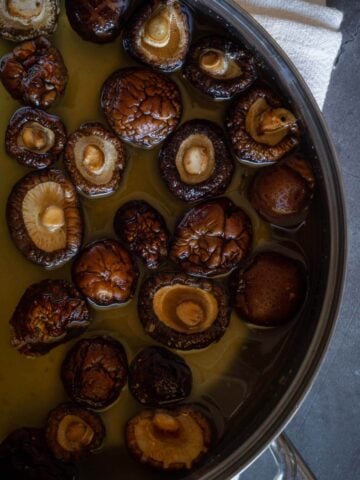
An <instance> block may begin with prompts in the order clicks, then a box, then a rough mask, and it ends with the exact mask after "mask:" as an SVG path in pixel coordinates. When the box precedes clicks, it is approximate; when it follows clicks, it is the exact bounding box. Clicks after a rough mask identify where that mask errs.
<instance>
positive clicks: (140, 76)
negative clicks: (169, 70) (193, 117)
mask: <svg viewBox="0 0 360 480" xmlns="http://www.w3.org/2000/svg"><path fill="white" fill-rule="evenodd" d="M101 107H102V109H103V112H104V114H105V117H106V119H107V121H108V123H109V125H110V126H111V128H112V129H113V130H114V131H115V133H116V134H117V135H119V137H120V138H121V139H122V140H124V141H125V142H128V143H131V144H133V145H135V146H138V147H141V148H151V147H154V146H156V145H157V144H158V143H160V142H162V141H163V140H165V138H166V137H167V136H168V135H169V134H170V133H171V132H172V131H173V130H175V128H176V127H177V125H178V123H179V121H180V118H181V114H182V100H181V94H180V91H179V88H178V86H177V85H176V83H174V82H173V81H172V80H170V79H169V78H167V77H166V76H165V75H163V74H160V73H156V72H154V71H152V70H150V69H148V68H141V67H132V68H124V69H122V70H118V71H116V72H115V73H113V74H112V75H111V76H110V77H109V78H108V79H107V80H106V81H105V83H104V86H103V88H102V93H101Z"/></svg>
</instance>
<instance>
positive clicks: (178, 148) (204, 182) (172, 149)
mask: <svg viewBox="0 0 360 480" xmlns="http://www.w3.org/2000/svg"><path fill="white" fill-rule="evenodd" d="M159 170H160V175H161V176H162V178H163V180H164V182H165V183H166V185H167V187H168V188H169V190H170V191H171V193H173V195H175V196H176V197H178V198H180V199H181V200H183V201H185V202H192V201H196V200H201V199H205V198H209V197H215V196H217V195H220V194H222V193H224V192H225V190H226V189H227V187H228V186H229V184H230V182H231V179H232V175H233V172H234V162H233V160H232V157H231V154H230V152H229V150H228V148H227V146H226V143H225V139H224V134H223V131H222V129H221V128H220V127H219V126H218V125H216V124H215V123H212V122H209V121H207V120H191V121H189V122H186V123H184V124H183V125H182V126H181V127H180V128H179V129H178V130H176V132H175V133H173V134H172V135H171V136H170V137H168V138H167V139H166V141H165V143H164V145H163V147H162V149H161V152H160V155H159Z"/></svg>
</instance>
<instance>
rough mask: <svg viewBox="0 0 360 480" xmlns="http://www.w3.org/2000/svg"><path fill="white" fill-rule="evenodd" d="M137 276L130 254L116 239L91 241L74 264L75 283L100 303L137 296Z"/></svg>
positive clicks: (103, 304) (87, 295)
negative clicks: (135, 293)
mask: <svg viewBox="0 0 360 480" xmlns="http://www.w3.org/2000/svg"><path fill="white" fill-rule="evenodd" d="M138 276H139V273H138V269H137V266H136V264H135V263H134V261H133V259H132V257H131V255H130V253H129V252H128V251H127V250H126V249H125V248H124V247H123V246H122V245H120V243H119V242H116V241H115V240H100V241H98V242H94V243H91V244H90V245H88V246H87V247H86V248H84V249H83V250H82V252H81V253H80V254H79V256H78V257H77V258H76V259H75V262H74V263H73V266H72V277H73V281H74V283H75V285H76V286H77V287H78V288H79V290H80V291H81V292H82V293H83V294H84V295H85V296H86V297H87V298H88V299H89V300H90V301H91V302H93V303H94V304H95V305H98V306H111V305H119V304H121V303H125V302H127V301H128V300H129V299H130V298H132V296H133V295H134V292H135V289H136V283H137V279H138Z"/></svg>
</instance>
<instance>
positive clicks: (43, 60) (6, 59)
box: [0, 37, 68, 109]
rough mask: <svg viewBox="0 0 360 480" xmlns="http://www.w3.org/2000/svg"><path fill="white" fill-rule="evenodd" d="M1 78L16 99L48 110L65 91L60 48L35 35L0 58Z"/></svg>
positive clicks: (65, 76) (64, 70)
mask: <svg viewBox="0 0 360 480" xmlns="http://www.w3.org/2000/svg"><path fill="white" fill-rule="evenodd" d="M0 79H1V81H2V83H3V85H4V87H5V88H6V89H7V90H8V92H9V93H10V95H11V96H12V97H13V98H15V100H20V101H21V102H23V103H25V104H26V105H30V106H32V107H38V108H43V109H47V108H49V107H50V106H51V105H52V104H53V103H54V102H55V101H56V100H57V99H58V98H59V97H60V96H62V95H63V94H64V92H65V88H66V84H67V81H68V73H67V69H66V67H65V64H64V60H63V58H62V56H61V53H60V52H59V50H58V49H57V48H55V47H53V46H52V45H51V43H50V41H49V40H48V39H47V38H45V37H38V38H36V39H35V40H29V41H28V42H24V43H21V44H20V45H18V46H17V47H15V48H14V50H13V51H12V52H11V53H8V54H7V55H4V56H3V57H2V58H1V60H0Z"/></svg>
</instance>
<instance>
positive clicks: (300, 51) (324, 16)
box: [236, 0, 343, 108]
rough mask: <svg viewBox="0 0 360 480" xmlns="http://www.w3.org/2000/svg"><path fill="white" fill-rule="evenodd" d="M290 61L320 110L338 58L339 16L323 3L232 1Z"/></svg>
mask: <svg viewBox="0 0 360 480" xmlns="http://www.w3.org/2000/svg"><path fill="white" fill-rule="evenodd" d="M236 2H237V3H238V4H239V5H240V6H241V7H243V8H244V9H245V10H247V11H248V12H249V13H250V14H251V15H253V16H254V17H255V19H256V20H257V21H258V22H259V23H260V24H261V25H262V26H263V27H264V28H265V29H266V30H267V31H268V32H269V33H270V35H272V37H273V38H274V39H275V40H276V41H277V42H278V44H279V45H280V47H281V48H282V49H283V50H284V51H285V53H287V55H288V56H289V57H290V59H291V60H292V61H293V62H294V64H295V65H296V67H297V68H298V70H299V72H300V73H301V75H302V76H303V78H304V80H305V81H306V82H307V84H308V86H309V87H310V90H311V91H312V93H313V95H314V97H315V99H316V100H317V102H318V104H319V106H320V108H322V107H323V105H324V101H325V97H326V92H327V89H328V86H329V82H330V77H331V72H332V69H333V66H334V63H335V60H336V57H337V55H338V52H339V49H340V46H341V41H342V34H341V33H340V32H339V28H340V25H341V22H342V19H343V14H342V12H340V11H339V10H337V9H335V8H330V7H326V0H307V1H305V0H236Z"/></svg>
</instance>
